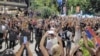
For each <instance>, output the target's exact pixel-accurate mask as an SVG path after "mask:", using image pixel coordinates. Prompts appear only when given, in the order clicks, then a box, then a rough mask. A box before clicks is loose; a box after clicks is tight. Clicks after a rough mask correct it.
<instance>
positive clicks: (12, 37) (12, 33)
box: [8, 29, 18, 40]
mask: <svg viewBox="0 0 100 56" xmlns="http://www.w3.org/2000/svg"><path fill="white" fill-rule="evenodd" d="M8 33H9V40H16V39H17V34H18V33H17V31H14V30H13V29H10V30H8Z"/></svg>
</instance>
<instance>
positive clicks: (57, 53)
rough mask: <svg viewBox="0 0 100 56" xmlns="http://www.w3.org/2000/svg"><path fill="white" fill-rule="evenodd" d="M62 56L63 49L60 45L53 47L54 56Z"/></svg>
mask: <svg viewBox="0 0 100 56" xmlns="http://www.w3.org/2000/svg"><path fill="white" fill-rule="evenodd" d="M60 55H61V48H60V46H59V45H58V44H56V45H54V46H53V47H52V56H60Z"/></svg>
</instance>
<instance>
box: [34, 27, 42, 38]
mask: <svg viewBox="0 0 100 56" xmlns="http://www.w3.org/2000/svg"><path fill="white" fill-rule="evenodd" d="M35 34H36V37H42V29H40V28H36V29H35Z"/></svg>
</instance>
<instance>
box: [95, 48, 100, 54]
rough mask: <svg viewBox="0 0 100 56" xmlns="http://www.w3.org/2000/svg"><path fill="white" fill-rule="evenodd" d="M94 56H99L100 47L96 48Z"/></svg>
mask: <svg viewBox="0 0 100 56" xmlns="http://www.w3.org/2000/svg"><path fill="white" fill-rule="evenodd" d="M96 56H100V47H98V48H97V50H96Z"/></svg>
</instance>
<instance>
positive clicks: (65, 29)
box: [0, 16, 100, 56]
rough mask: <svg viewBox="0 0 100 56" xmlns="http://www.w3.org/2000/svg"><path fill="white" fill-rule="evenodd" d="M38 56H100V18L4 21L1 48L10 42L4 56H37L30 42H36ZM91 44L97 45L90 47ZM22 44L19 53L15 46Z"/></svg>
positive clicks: (3, 18)
mask: <svg viewBox="0 0 100 56" xmlns="http://www.w3.org/2000/svg"><path fill="white" fill-rule="evenodd" d="M33 33H35V40H36V43H35V45H34V46H35V50H33V51H35V52H36V53H37V52H39V53H41V55H38V53H37V55H38V56H84V54H86V52H84V51H83V49H82V47H83V46H84V47H85V49H86V50H87V52H88V53H89V56H100V19H99V18H91V19H90V18H84V19H82V18H75V17H74V18H73V17H68V16H65V17H61V16H51V17H49V18H48V19H40V18H35V17H34V18H28V17H25V16H17V17H9V16H1V18H0V49H2V43H3V42H5V43H6V45H5V46H6V50H5V51H4V52H3V53H2V56H33V54H34V53H32V51H31V50H30V48H29V46H30V43H33V42H34V40H33V39H34V38H33ZM88 42H91V43H92V44H93V45H92V46H90V45H89V44H88ZM18 44H20V49H19V50H18V52H16V53H14V52H13V50H14V47H15V46H16V45H18Z"/></svg>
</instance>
